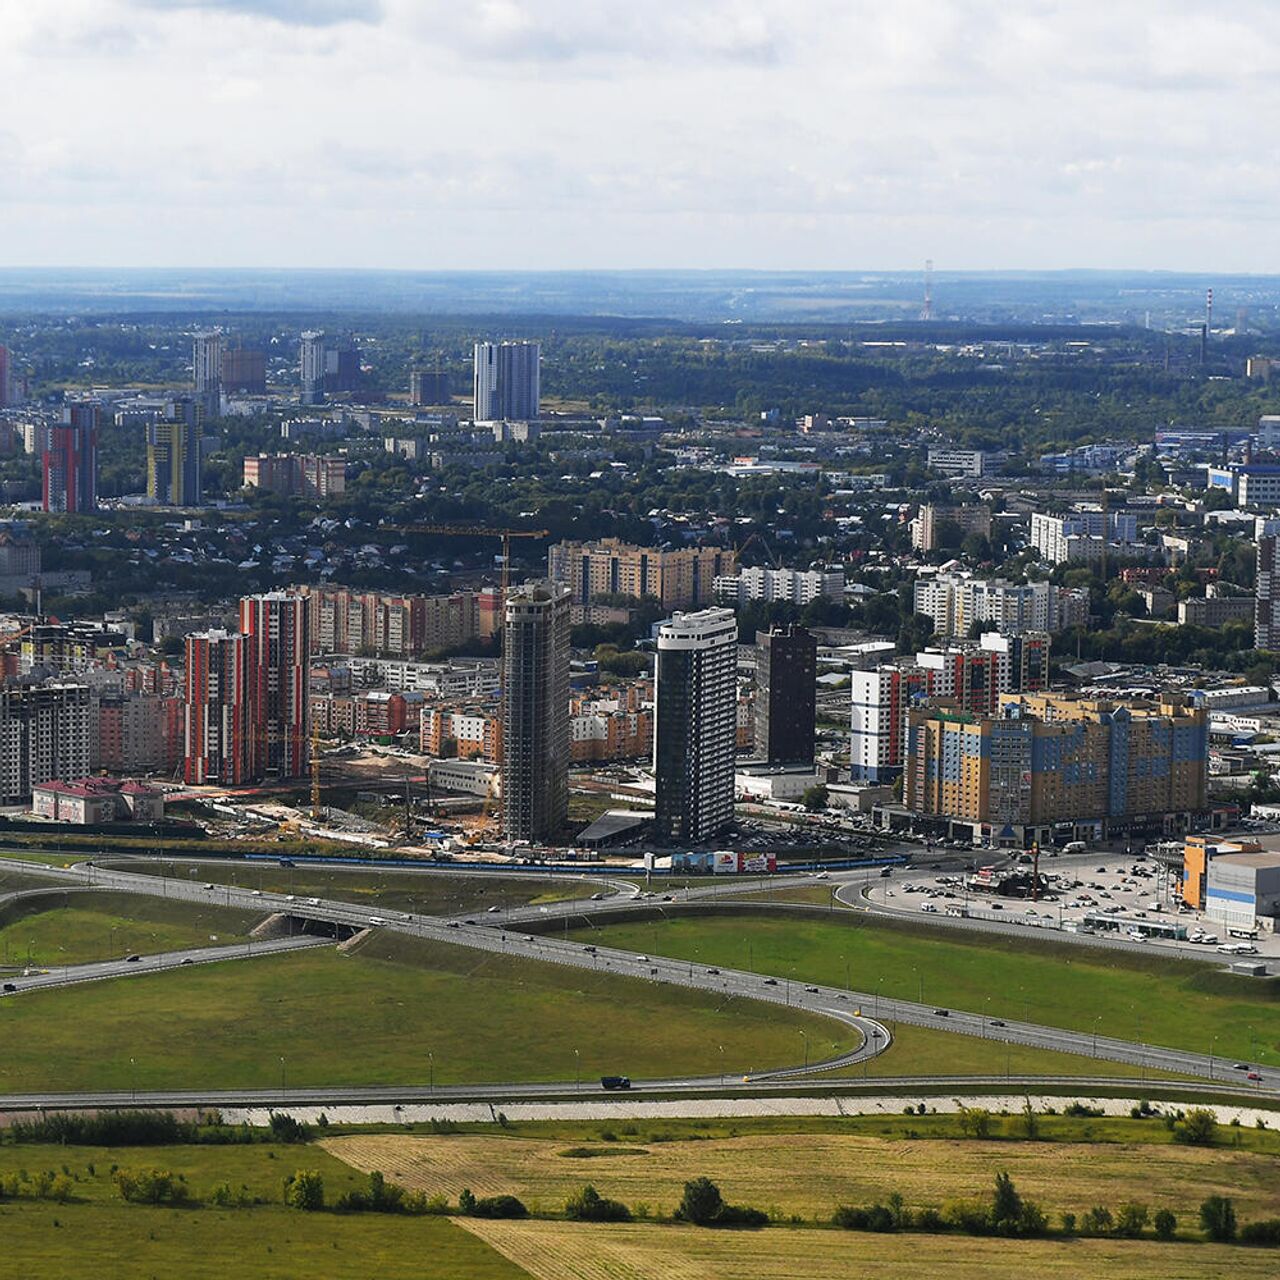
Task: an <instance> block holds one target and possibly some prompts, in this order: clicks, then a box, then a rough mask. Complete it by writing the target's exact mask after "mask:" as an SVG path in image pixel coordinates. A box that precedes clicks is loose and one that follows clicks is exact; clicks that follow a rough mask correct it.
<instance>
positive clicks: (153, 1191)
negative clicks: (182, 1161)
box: [112, 1169, 188, 1204]
mask: <svg viewBox="0 0 1280 1280" xmlns="http://www.w3.org/2000/svg"><path fill="white" fill-rule="evenodd" d="M112 1180H113V1181H114V1182H115V1184H116V1186H117V1187H118V1188H119V1190H120V1195H121V1196H122V1197H123V1198H124V1199H125V1200H128V1201H129V1202H130V1203H132V1204H185V1203H186V1202H187V1199H188V1195H187V1188H186V1185H185V1184H184V1183H183V1182H182V1180H181V1179H180V1178H179V1177H178V1176H177V1175H176V1174H174V1173H171V1172H170V1171H169V1170H168V1169H117V1170H116V1171H115V1173H114V1174H112Z"/></svg>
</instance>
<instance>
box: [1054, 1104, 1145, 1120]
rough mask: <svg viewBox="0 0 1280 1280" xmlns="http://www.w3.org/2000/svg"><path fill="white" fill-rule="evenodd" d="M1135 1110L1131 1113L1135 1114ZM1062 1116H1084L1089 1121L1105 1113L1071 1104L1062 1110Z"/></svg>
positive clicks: (1135, 1108) (1095, 1108)
mask: <svg viewBox="0 0 1280 1280" xmlns="http://www.w3.org/2000/svg"><path fill="white" fill-rule="evenodd" d="M1137 1110H1138V1108H1137V1107H1134V1108H1133V1109H1132V1111H1133V1112H1137ZM1062 1114H1063V1115H1064V1116H1084V1117H1087V1118H1089V1119H1097V1118H1098V1117H1099V1116H1104V1115H1106V1114H1107V1113H1106V1111H1105V1110H1104V1109H1103V1108H1102V1107H1090V1106H1087V1105H1086V1104H1085V1103H1083V1102H1073V1103H1072V1104H1071V1105H1070V1106H1069V1107H1063V1108H1062Z"/></svg>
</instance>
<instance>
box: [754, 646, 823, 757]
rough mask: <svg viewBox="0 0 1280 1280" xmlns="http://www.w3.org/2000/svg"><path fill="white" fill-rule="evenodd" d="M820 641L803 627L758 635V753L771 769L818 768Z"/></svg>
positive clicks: (756, 747) (756, 740)
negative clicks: (815, 750)
mask: <svg viewBox="0 0 1280 1280" xmlns="http://www.w3.org/2000/svg"><path fill="white" fill-rule="evenodd" d="M817 678H818V640H817V637H816V636H815V635H814V634H813V633H812V632H810V631H806V630H805V629H804V628H803V627H797V626H794V625H792V626H787V627H774V628H773V629H772V630H770V631H757V632H756V697H755V722H756V723H755V754H756V755H757V756H758V757H759V758H760V759H762V760H765V761H767V762H768V763H769V764H777V765H791V764H803V765H811V764H812V763H813V744H814V726H815V718H816V714H817V687H818V686H817Z"/></svg>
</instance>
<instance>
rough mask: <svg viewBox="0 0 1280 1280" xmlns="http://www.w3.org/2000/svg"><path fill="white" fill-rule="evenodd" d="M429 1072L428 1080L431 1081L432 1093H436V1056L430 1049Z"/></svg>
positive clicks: (428, 1057)
mask: <svg viewBox="0 0 1280 1280" xmlns="http://www.w3.org/2000/svg"><path fill="white" fill-rule="evenodd" d="M427 1071H428V1073H429V1076H428V1078H429V1080H430V1088H431V1092H432V1093H435V1091H436V1055H435V1054H434V1053H432V1052H431V1050H430V1049H428V1050H427Z"/></svg>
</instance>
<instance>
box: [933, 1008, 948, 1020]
mask: <svg viewBox="0 0 1280 1280" xmlns="http://www.w3.org/2000/svg"><path fill="white" fill-rule="evenodd" d="M933 1012H934V1016H935V1017H938V1018H949V1017H950V1016H951V1010H950V1009H935V1010H934V1011H933Z"/></svg>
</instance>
